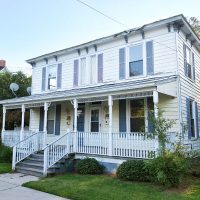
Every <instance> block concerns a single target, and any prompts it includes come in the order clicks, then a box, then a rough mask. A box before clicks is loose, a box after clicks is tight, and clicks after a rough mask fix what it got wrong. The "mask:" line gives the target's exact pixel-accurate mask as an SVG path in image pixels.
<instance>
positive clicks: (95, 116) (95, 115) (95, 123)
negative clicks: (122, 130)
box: [90, 107, 101, 132]
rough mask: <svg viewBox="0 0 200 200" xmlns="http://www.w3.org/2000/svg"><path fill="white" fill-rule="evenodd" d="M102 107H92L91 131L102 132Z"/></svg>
mask: <svg viewBox="0 0 200 200" xmlns="http://www.w3.org/2000/svg"><path fill="white" fill-rule="evenodd" d="M100 129H101V123H100V108H98V107H95V108H91V109H90V132H100Z"/></svg>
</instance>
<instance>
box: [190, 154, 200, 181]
mask: <svg viewBox="0 0 200 200" xmlns="http://www.w3.org/2000/svg"><path fill="white" fill-rule="evenodd" d="M188 172H189V173H190V174H192V175H193V176H196V177H198V178H200V156H199V155H198V156H197V157H192V158H190V159H189V171H188Z"/></svg>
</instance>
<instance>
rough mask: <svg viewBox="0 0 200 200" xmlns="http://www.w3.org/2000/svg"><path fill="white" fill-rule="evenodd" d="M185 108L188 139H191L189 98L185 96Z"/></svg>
mask: <svg viewBox="0 0 200 200" xmlns="http://www.w3.org/2000/svg"><path fill="white" fill-rule="evenodd" d="M186 109H187V129H188V139H191V137H192V133H191V117H190V99H189V98H186Z"/></svg>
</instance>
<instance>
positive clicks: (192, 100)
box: [190, 99, 198, 139]
mask: <svg viewBox="0 0 200 200" xmlns="http://www.w3.org/2000/svg"><path fill="white" fill-rule="evenodd" d="M190 102H192V117H193V118H192V119H194V136H192V133H191V138H192V139H195V138H197V124H196V115H197V113H196V108H195V100H194V99H190ZM197 112H198V111H197ZM190 126H191V121H190Z"/></svg>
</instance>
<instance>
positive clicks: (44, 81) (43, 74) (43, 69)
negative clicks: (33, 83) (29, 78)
mask: <svg viewBox="0 0 200 200" xmlns="http://www.w3.org/2000/svg"><path fill="white" fill-rule="evenodd" d="M41 89H42V91H45V90H46V67H43V68H42V88H41Z"/></svg>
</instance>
